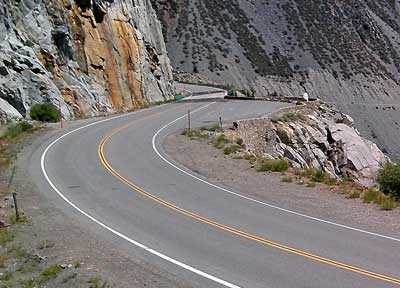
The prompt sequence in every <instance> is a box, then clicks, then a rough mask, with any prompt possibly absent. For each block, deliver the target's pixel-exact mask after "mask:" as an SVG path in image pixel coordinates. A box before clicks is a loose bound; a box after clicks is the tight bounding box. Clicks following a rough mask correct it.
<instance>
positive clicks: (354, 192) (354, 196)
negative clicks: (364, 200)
mask: <svg viewBox="0 0 400 288" xmlns="http://www.w3.org/2000/svg"><path fill="white" fill-rule="evenodd" d="M360 195H361V191H359V190H351V191H350V192H349V194H347V196H346V198H347V199H358V198H360Z"/></svg>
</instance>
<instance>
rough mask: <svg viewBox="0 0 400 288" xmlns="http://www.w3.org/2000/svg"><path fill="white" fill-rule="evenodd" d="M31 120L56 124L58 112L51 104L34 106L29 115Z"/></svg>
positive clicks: (58, 116)
mask: <svg viewBox="0 0 400 288" xmlns="http://www.w3.org/2000/svg"><path fill="white" fill-rule="evenodd" d="M29 115H30V116H31V118H32V119H33V120H38V121H41V122H52V123H54V122H58V121H59V118H60V115H59V111H58V110H57V109H56V108H55V107H54V106H53V104H51V103H43V104H34V105H33V106H32V107H31V112H30V114H29Z"/></svg>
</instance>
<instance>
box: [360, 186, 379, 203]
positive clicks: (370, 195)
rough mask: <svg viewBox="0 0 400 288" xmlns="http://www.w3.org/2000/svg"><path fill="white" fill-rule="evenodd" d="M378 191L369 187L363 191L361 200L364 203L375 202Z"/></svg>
mask: <svg viewBox="0 0 400 288" xmlns="http://www.w3.org/2000/svg"><path fill="white" fill-rule="evenodd" d="M378 196H379V193H378V191H376V190H375V189H373V188H369V189H368V190H367V191H365V192H364V196H363V201H364V203H371V202H376V201H377V200H378Z"/></svg>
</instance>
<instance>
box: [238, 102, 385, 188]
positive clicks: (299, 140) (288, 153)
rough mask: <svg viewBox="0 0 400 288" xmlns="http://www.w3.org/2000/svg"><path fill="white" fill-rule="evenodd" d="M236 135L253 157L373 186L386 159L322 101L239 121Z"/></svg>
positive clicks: (341, 116)
mask: <svg viewBox="0 0 400 288" xmlns="http://www.w3.org/2000/svg"><path fill="white" fill-rule="evenodd" d="M234 127H235V133H236V134H237V136H238V137H240V138H241V139H243V143H244V145H245V147H246V150H248V151H249V152H251V153H253V154H255V155H256V156H257V157H264V158H272V159H276V158H284V159H287V160H288V161H289V162H290V163H291V164H292V166H294V167H298V168H315V169H320V170H321V169H322V170H325V171H327V172H328V173H329V174H330V175H331V176H334V177H338V178H339V177H350V178H352V179H354V180H355V181H357V182H359V183H361V184H362V185H365V186H372V185H373V184H374V179H375V176H376V173H377V171H378V169H379V167H380V164H381V163H384V162H386V161H388V158H387V157H386V156H385V155H384V153H383V152H382V151H381V150H380V149H379V148H378V146H377V145H376V144H374V143H373V142H371V141H369V140H367V139H364V138H363V137H362V136H361V135H360V133H359V132H358V131H357V129H356V128H355V127H354V124H353V119H352V118H351V117H349V116H348V115H346V114H343V113H341V112H340V111H337V110H335V109H334V108H332V107H329V106H328V105H326V104H323V103H321V102H316V103H308V104H306V105H301V106H296V107H291V108H285V109H282V110H280V111H279V112H277V113H275V114H274V115H272V116H271V117H268V118H258V119H248V120H240V121H237V122H235V123H234Z"/></svg>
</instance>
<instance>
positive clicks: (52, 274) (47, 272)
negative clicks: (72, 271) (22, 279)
mask: <svg viewBox="0 0 400 288" xmlns="http://www.w3.org/2000/svg"><path fill="white" fill-rule="evenodd" d="M61 270H62V268H61V267H60V266H59V265H52V266H48V267H46V268H44V269H43V271H42V273H40V282H46V281H48V280H49V279H51V278H56V277H57V275H58V273H60V272H61Z"/></svg>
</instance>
